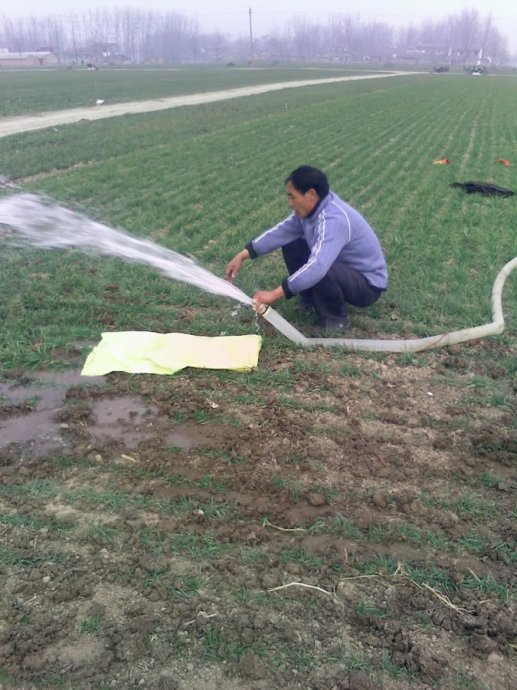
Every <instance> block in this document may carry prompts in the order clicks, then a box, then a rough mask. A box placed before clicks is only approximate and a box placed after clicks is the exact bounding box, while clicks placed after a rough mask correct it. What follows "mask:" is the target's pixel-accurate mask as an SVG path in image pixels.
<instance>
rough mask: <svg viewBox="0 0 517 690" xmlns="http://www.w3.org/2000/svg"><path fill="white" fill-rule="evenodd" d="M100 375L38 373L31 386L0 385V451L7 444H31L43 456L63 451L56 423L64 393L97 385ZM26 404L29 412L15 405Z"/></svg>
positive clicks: (63, 442) (62, 442)
mask: <svg viewBox="0 0 517 690" xmlns="http://www.w3.org/2000/svg"><path fill="white" fill-rule="evenodd" d="M103 381H104V378H103V377H102V376H95V377H84V376H81V375H80V373H79V372H77V371H60V372H47V371H43V372H37V373H35V374H33V382H32V385H17V384H16V383H0V400H1V402H2V405H3V406H4V408H5V407H7V408H9V407H14V408H15V409H13V410H9V409H7V410H6V412H7V414H8V416H7V417H6V418H4V419H0V450H3V449H4V448H7V446H9V444H11V443H15V444H27V443H30V448H31V451H32V452H33V453H35V454H38V455H45V454H47V453H48V452H50V451H52V450H56V449H59V448H63V447H64V446H65V445H66V442H65V441H64V440H63V438H62V437H61V433H60V427H59V424H58V423H57V422H56V421H55V417H56V415H57V414H58V412H60V411H61V409H62V408H63V405H64V399H65V395H66V390H67V388H68V387H70V386H71V385H76V384H79V383H84V382H86V383H88V382H89V383H95V384H97V385H98V384H100V383H102V382H103ZM24 402H26V403H28V404H30V405H31V407H32V408H33V409H32V410H31V411H30V412H24V411H23V410H18V409H16V407H15V406H17V405H20V404H22V403H24Z"/></svg>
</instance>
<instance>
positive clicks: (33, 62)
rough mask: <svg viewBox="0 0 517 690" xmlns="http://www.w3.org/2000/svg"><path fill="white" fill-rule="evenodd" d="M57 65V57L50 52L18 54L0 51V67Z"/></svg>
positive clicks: (35, 51)
mask: <svg viewBox="0 0 517 690" xmlns="http://www.w3.org/2000/svg"><path fill="white" fill-rule="evenodd" d="M57 63H58V60H57V57H56V56H55V55H54V53H51V52H50V51H37V50H34V51H31V52H19V53H9V52H8V51H4V50H1V51H0V67H49V66H52V65H57Z"/></svg>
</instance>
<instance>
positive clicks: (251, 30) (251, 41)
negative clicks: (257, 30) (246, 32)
mask: <svg viewBox="0 0 517 690" xmlns="http://www.w3.org/2000/svg"><path fill="white" fill-rule="evenodd" d="M249 15H250V65H251V66H252V67H253V24H252V21H251V7H250V9H249Z"/></svg>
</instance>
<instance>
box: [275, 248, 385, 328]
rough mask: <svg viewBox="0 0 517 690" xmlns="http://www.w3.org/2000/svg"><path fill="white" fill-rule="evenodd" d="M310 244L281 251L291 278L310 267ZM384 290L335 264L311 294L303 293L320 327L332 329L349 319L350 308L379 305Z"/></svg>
mask: <svg viewBox="0 0 517 690" xmlns="http://www.w3.org/2000/svg"><path fill="white" fill-rule="evenodd" d="M310 253H311V252H310V249H309V245H308V244H307V242H306V241H305V240H304V239H302V238H300V239H298V240H294V241H293V242H290V243H289V244H286V245H285V246H284V247H282V254H283V257H284V261H285V265H286V266H287V270H288V272H289V275H292V274H293V273H296V271H297V270H298V269H299V268H301V267H302V266H303V265H304V264H306V263H307V261H308V259H309V256H310ZM382 292H383V291H382V290H380V289H379V288H375V287H372V286H371V285H370V283H369V282H368V281H367V280H366V278H365V277H364V276H363V275H362V274H361V273H359V272H358V271H356V270H355V268H351V267H350V266H347V265H346V264H345V263H343V262H342V261H335V262H334V263H333V264H332V266H331V267H330V270H329V272H328V273H327V275H326V276H325V277H324V278H322V279H321V280H320V282H319V283H316V285H313V286H312V288H310V289H309V290H304V291H303V292H302V293H300V297H301V298H302V301H303V303H304V304H305V305H306V306H311V307H314V309H315V311H316V314H317V315H318V321H319V323H320V324H321V325H324V326H332V325H338V324H341V323H343V322H344V321H346V320H347V319H348V310H347V304H351V305H352V306H354V307H369V306H370V305H372V304H373V303H374V302H376V301H377V300H378V299H379V297H380V296H381V294H382Z"/></svg>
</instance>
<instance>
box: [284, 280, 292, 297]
mask: <svg viewBox="0 0 517 690" xmlns="http://www.w3.org/2000/svg"><path fill="white" fill-rule="evenodd" d="M288 280H289V278H284V279H283V280H282V288H283V290H284V293H285V298H286V299H291V297H294V292H293V291H292V290H291V288H290V287H289V283H288V282H287V281H288Z"/></svg>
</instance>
